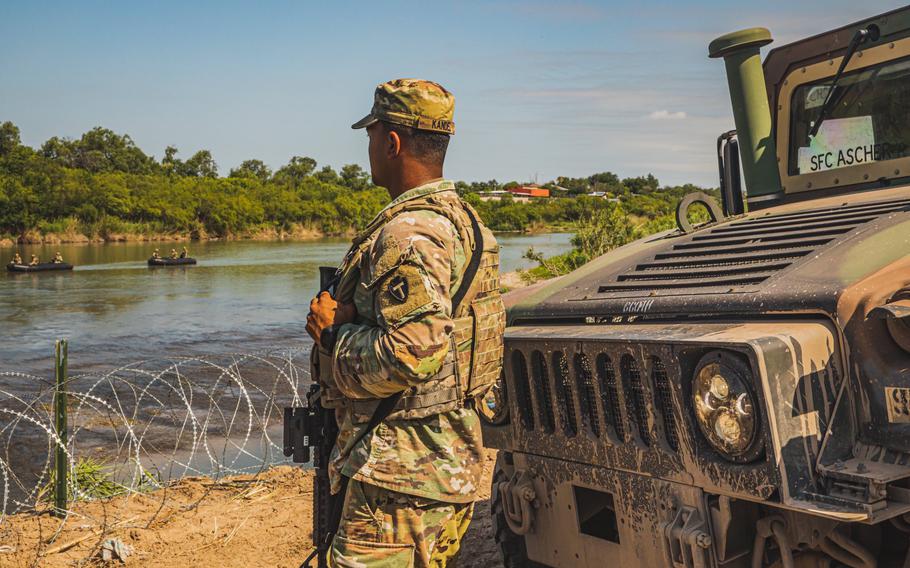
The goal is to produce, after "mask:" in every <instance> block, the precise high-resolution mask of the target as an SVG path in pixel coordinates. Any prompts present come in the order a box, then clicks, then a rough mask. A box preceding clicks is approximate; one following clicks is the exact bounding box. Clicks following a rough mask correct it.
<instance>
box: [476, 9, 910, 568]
mask: <svg viewBox="0 0 910 568" xmlns="http://www.w3.org/2000/svg"><path fill="white" fill-rule="evenodd" d="M770 42H771V34H770V32H768V30H765V29H763V28H753V29H749V30H743V31H739V32H734V33H731V34H727V35H725V36H722V37H720V38H718V39H716V40H715V41H713V42H712V43H711V45H710V46H709V54H710V56H711V57H716V58H722V59H723V60H724V62H725V65H726V71H727V78H728V82H729V88H730V95H731V99H732V103H733V109H734V118H735V123H736V131H735V132H734V131H731V132H728V133H725V134H723V135H722V136H721V137H720V138H719V140H718V159H719V165H720V167H721V180H722V187H721V189H722V191H721V193H722V195H723V197H724V199H723V206H722V208H721V207H719V206H717V205H716V204H714V203H713V202H710V198H708V197H707V196H693V197H692V198H691V199H686V200H684V201H683V203H682V204H681V209H680V211H679V212H678V214H677V218H678V220H679V225H680V227H679V229H677V230H673V231H669V232H666V233H663V234H660V235H656V236H652V237H648V238H646V239H643V240H640V241H637V242H635V243H632V244H630V245H627V246H625V247H622V248H619V249H616V250H614V251H611V252H610V253H608V254H606V255H605V256H603V257H601V258H599V259H597V260H595V261H593V262H591V263H590V264H588V265H587V266H585V267H583V268H582V269H580V270H578V271H576V272H574V273H572V274H569V275H567V276H565V277H563V278H560V279H557V280H555V281H551V282H549V283H544V284H541V285H537V286H534V287H531V288H527V289H524V290H520V291H517V292H516V293H514V294H513V295H512V296H511V297H510V303H511V307H510V310H509V327H508V329H507V331H506V350H505V365H504V373H503V377H502V380H501V384H500V385H499V386H498V388H497V389H496V390H494V391H493V397H492V398H491V399H489V400H488V401H486V402H487V405H486V407H485V408H484V410H485V417H486V421H487V424H486V427H485V440H486V443H487V445H489V446H491V447H494V448H497V449H499V450H500V457H499V463H498V466H497V472H496V476H495V480H494V484H493V505H492V510H493V521H494V526H495V528H496V532H497V538H498V540H499V542H500V546H501V548H502V551H503V555H504V559H505V564H506V566H533V565H540V566H552V567H568V566H572V567H575V566H591V567H593V566H602V565H605V564H609V565H617V566H623V567H624V568H633V567H655V566H668V567H679V568H683V567H685V568H695V567H747V566H751V567H755V568H760V567H761V566H782V567H785V568H786V567H790V566H849V567H872V566H883V567H884V566H888V567H892V566H893V567H898V566H910V554H908V545H910V534H908V533H910V112H908V109H910V8H901V9H899V10H895V11H893V12H889V13H887V14H883V15H881V16H877V17H874V18H871V19H868V20H864V21H862V22H858V23H855V24H852V25H849V26H845V27H843V28H840V29H836V30H833V31H831V32H828V33H825V34H821V35H818V36H815V37H811V38H808V39H804V40H800V41H797V42H794V43H792V44H789V45H785V46H783V47H779V48H776V49H773V50H771V51H770V52H769V53H768V55H767V57H766V58H765V61H764V63H762V61H761V58H760V55H759V49H760V48H761V47H762V46H764V45H767V44H768V43H770ZM740 160H741V165H742V172H743V175H744V181H745V198H744V197H743V192H742V190H741V187H740V179H739V172H740ZM697 201H708V203H707V205H708V206H709V209H710V210H711V213H712V215H711V217H712V221H711V222H709V223H707V224H705V225H702V226H698V227H692V226H691V225H690V224H689V222H688V221H687V216H686V209H687V208H688V206H689V205H690V204H691V203H694V202H697ZM746 210H748V212H745V211H746Z"/></svg>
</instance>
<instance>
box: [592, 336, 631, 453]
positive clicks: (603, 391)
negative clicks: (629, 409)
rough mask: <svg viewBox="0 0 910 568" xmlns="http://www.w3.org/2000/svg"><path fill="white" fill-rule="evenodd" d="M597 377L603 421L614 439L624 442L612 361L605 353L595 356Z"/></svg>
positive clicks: (623, 429)
mask: <svg viewBox="0 0 910 568" xmlns="http://www.w3.org/2000/svg"><path fill="white" fill-rule="evenodd" d="M597 376H598V378H599V379H600V400H601V408H602V410H603V413H604V419H605V420H606V421H607V423H609V424H610V426H611V427H612V428H613V434H615V436H616V439H617V440H619V441H621V442H625V441H626V429H625V427H624V426H623V423H622V410H620V408H619V387H618V386H617V385H616V371H614V370H613V361H612V360H611V359H610V356H609V355H607V354H606V353H601V354H600V355H598V356H597Z"/></svg>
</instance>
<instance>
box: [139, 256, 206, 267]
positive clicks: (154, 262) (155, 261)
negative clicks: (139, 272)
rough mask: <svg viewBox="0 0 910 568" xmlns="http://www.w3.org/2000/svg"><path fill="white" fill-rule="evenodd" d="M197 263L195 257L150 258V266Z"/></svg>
mask: <svg viewBox="0 0 910 568" xmlns="http://www.w3.org/2000/svg"><path fill="white" fill-rule="evenodd" d="M189 264H196V259H195V258H190V257H186V258H150V259H149V266H186V265H189Z"/></svg>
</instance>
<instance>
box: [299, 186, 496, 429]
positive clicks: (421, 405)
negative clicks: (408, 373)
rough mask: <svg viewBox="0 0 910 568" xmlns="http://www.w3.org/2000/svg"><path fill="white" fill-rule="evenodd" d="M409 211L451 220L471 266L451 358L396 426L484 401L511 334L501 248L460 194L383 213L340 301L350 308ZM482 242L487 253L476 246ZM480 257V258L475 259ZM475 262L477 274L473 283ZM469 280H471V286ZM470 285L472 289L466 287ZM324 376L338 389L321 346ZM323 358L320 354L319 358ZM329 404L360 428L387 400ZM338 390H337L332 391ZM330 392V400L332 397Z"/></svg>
mask: <svg viewBox="0 0 910 568" xmlns="http://www.w3.org/2000/svg"><path fill="white" fill-rule="evenodd" d="M410 211H432V212H434V213H438V214H439V215H442V216H444V217H446V218H447V219H449V221H451V222H452V224H453V225H454V226H455V228H456V230H457V231H458V233H459V236H460V239H459V240H460V242H461V244H462V245H463V246H464V248H465V258H466V262H465V266H464V267H463V268H462V271H463V273H462V278H461V280H460V282H459V289H458V290H455V289H453V290H452V291H451V292H452V293H451V296H452V298H453V299H457V296H459V295H461V301H460V302H459V303H458V305H457V306H454V305H453V312H454V313H453V314H452V319H453V323H454V330H453V332H452V334H451V336H450V337H449V341H450V342H451V343H450V346H449V353H448V355H447V356H446V358H445V360H444V362H443V364H442V366H441V368H440V369H439V371H437V372H436V374H435V375H433V376H432V377H430V378H428V379H426V380H425V381H423V382H422V383H421V384H420V385H417V386H412V387H410V388H408V389H407V390H406V391H405V393H404V395H403V396H402V397H401V399H400V400H399V401H398V404H397V405H396V406H395V409H394V411H393V412H392V413H391V414H390V415H389V416H388V419H390V420H401V419H416V418H424V417H426V416H430V415H433V414H438V413H441V412H449V411H451V410H455V409H457V408H462V407H464V406H467V405H470V404H473V401H475V400H477V399H479V398H481V397H483V396H484V395H485V394H486V393H487V392H488V391H489V390H490V388H491V387H492V386H493V384H494V383H495V382H496V381H497V380H498V379H499V375H500V371H501V369H502V354H503V344H502V335H503V332H504V331H505V307H504V305H503V302H502V297H501V295H500V290H499V246H498V245H497V244H496V239H495V237H494V236H493V233H492V232H491V231H490V230H489V229H487V228H486V227H485V226H484V225H482V224H481V223H480V220H479V217H478V216H477V212H476V211H474V209H473V208H472V207H471V206H470V205H468V204H467V203H465V202H463V201H462V200H461V199H460V198H459V197H458V196H457V195H455V193H454V192H440V193H433V194H430V195H426V196H422V197H416V198H414V199H409V200H407V201H404V202H402V203H400V204H397V205H393V206H392V207H389V208H388V209H386V210H384V211H383V212H382V213H381V214H380V215H378V216H377V217H376V218H375V219H374V220H373V221H372V222H371V223H370V225H369V226H367V228H366V229H364V230H363V231H362V232H361V233H360V234H358V235H357V237H355V238H354V241H353V246H352V247H351V249H350V251H348V254H347V255H346V256H345V258H344V261H343V262H342V264H341V268H340V271H341V278H340V280H339V283H338V286H337V287H336V290H335V299H336V300H337V301H338V302H351V301H353V298H354V291H355V289H356V287H357V285H358V283H359V282H360V280H361V274H360V267H361V264H362V261H363V258H364V255H366V254H369V250H370V247H371V246H372V244H373V242H374V240H375V239H376V237H377V236H378V235H379V232H380V230H381V229H382V227H383V226H385V224H386V223H388V222H389V221H390V220H391V219H392V218H394V217H395V216H396V215H400V214H402V213H407V212H410ZM480 242H482V243H483V247H482V250H480V251H477V250H476V248H477V246H478V244H480ZM478 254H479V255H480V256H479V260H478V259H477V257H476V255H478ZM472 260H473V262H474V263H475V264H476V273H475V274H474V277H473V278H471V277H470V274H466V273H467V272H470V271H471V269H472V266H471V265H472ZM468 278H470V281H468ZM465 286H467V289H464V287H465ZM314 351H316V352H314V361H316V360H318V371H317V373H318V374H314V376H318V377H319V378H320V382H321V383H322V384H323V385H332V384H334V381H333V380H332V368H331V367H332V356H331V354H329V353H327V352H325V351H324V350H322V349H321V348H319V347H318V346H317V347H316V348H315V349H314ZM317 352H318V353H317ZM327 390H328V392H327V393H326V394H327V395H328V396H324V397H323V399H322V403H323V405H325V406H327V407H335V408H338V407H344V408H347V409H349V410H350V411H351V412H352V415H353V420H354V422H355V423H365V422H367V421H369V419H370V416H372V415H373V412H374V411H375V409H376V406H377V405H378V404H379V401H380V400H381V399H377V398H362V399H350V398H347V397H344V396H342V395H341V393H340V392H338V391H337V390H335V389H332V388H330V389H327ZM333 391H334V392H333ZM330 393H331V394H330Z"/></svg>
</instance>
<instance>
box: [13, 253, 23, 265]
mask: <svg viewBox="0 0 910 568" xmlns="http://www.w3.org/2000/svg"><path fill="white" fill-rule="evenodd" d="M12 263H13V264H22V257H21V256H19V253H18V252H17V253H16V254H15V255H13V262H12Z"/></svg>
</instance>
